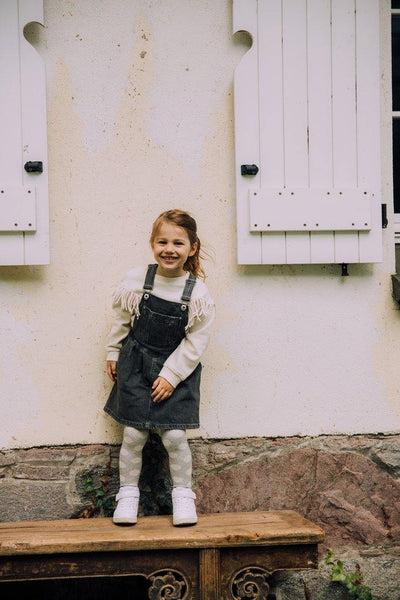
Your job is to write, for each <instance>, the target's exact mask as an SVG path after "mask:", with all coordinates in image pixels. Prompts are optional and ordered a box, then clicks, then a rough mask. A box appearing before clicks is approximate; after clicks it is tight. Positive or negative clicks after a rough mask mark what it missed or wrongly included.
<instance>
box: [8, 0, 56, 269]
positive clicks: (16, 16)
mask: <svg viewBox="0 0 400 600" xmlns="http://www.w3.org/2000/svg"><path fill="white" fill-rule="evenodd" d="M32 22H35V23H41V24H43V1H42V0H1V2H0V77H1V82H2V88H1V89H2V93H1V95H0V129H1V138H0V265H41V264H48V263H49V215H48V175H47V123H46V120H47V119H46V81H45V70H44V64H43V61H42V59H41V57H40V56H39V54H38V53H37V52H36V50H35V49H34V48H33V47H32V46H31V44H29V42H28V41H27V40H26V39H25V37H24V28H25V26H26V25H27V24H28V23H32Z"/></svg>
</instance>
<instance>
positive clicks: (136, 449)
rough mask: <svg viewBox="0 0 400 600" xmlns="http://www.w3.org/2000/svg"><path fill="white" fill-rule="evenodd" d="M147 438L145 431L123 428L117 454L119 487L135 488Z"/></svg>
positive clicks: (147, 434)
mask: <svg viewBox="0 0 400 600" xmlns="http://www.w3.org/2000/svg"><path fill="white" fill-rule="evenodd" d="M148 437H149V432H148V431H147V430H145V429H135V428H134V427H125V428H124V437H123V440H122V446H121V451H120V454H119V480H120V485H121V487H122V486H125V485H134V486H137V484H138V482H139V476H140V472H141V470H142V450H143V448H144V445H145V443H146V442H147V439H148Z"/></svg>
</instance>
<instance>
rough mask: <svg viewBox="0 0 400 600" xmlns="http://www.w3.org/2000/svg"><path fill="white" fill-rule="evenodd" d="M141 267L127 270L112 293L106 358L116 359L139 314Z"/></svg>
mask: <svg viewBox="0 0 400 600" xmlns="http://www.w3.org/2000/svg"><path fill="white" fill-rule="evenodd" d="M142 271H143V270H142V269H132V270H131V271H129V272H128V273H127V274H126V275H125V277H124V279H123V280H122V282H121V283H120V285H119V286H118V287H117V289H116V290H115V292H114V294H113V310H114V321H113V324H112V327H111V330H110V333H109V336H108V341H107V345H106V353H107V360H114V361H115V362H117V361H118V357H119V353H120V350H121V346H122V342H123V341H124V339H125V338H126V336H127V335H128V334H129V331H130V329H131V327H132V322H133V320H134V318H135V317H136V316H138V314H139V303H140V299H141V295H142V291H143V290H142V285H141V283H142V279H143V272H142Z"/></svg>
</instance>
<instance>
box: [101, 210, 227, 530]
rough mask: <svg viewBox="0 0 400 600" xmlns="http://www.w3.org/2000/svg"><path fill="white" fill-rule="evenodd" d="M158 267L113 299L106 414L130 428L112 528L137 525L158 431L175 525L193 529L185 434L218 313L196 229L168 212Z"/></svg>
mask: <svg viewBox="0 0 400 600" xmlns="http://www.w3.org/2000/svg"><path fill="white" fill-rule="evenodd" d="M150 245H151V248H152V251H153V254H154V259H155V261H156V263H155V264H153V265H149V266H148V267H146V268H142V267H139V268H136V269H132V270H131V271H129V272H128V273H127V274H126V276H125V278H124V280H123V281H122V283H121V284H120V286H119V288H118V289H117V291H116V292H115V294H114V304H113V306H114V309H115V321H114V324H113V327H112V329H111V333H110V336H109V341H108V345H107V373H108V375H109V377H110V379H111V380H112V381H114V386H113V388H112V390H111V393H110V396H109V398H108V400H107V403H106V406H105V407H104V410H105V411H106V412H107V413H108V414H110V415H111V416H112V417H113V418H114V419H115V420H116V421H118V422H119V423H122V424H123V425H124V426H125V427H124V432H123V442H122V446H121V451H120V459H119V469H120V485H121V487H120V490H119V492H118V494H117V496H116V499H117V501H118V504H117V507H116V509H115V512H114V516H113V521H114V523H130V524H134V523H136V522H137V513H138V505H139V489H138V481H139V475H140V471H141V468H142V449H143V447H144V445H145V443H146V441H147V438H148V435H149V430H150V429H151V430H157V431H158V433H159V434H160V437H161V440H162V442H163V444H164V446H165V448H166V450H167V452H168V456H169V465H170V471H171V478H172V483H173V490H172V507H173V524H174V525H194V524H195V523H197V514H196V508H195V504H194V500H195V498H196V496H195V494H194V492H193V491H192V489H191V476H192V457H191V452H190V448H189V445H188V442H187V439H186V433H185V430H186V429H195V428H198V427H199V400H200V396H199V387H200V373H201V364H200V358H201V356H202V354H203V353H204V351H205V349H206V347H207V345H208V341H209V338H210V333H211V329H212V325H213V321H214V315H215V308H214V302H213V300H212V298H211V296H210V293H209V291H208V289H207V287H206V285H205V284H204V281H202V280H201V279H204V278H205V273H204V270H203V268H202V265H201V260H200V240H199V238H198V237H197V226H196V221H195V220H194V219H193V218H192V217H191V216H190V215H189V214H188V213H186V212H183V211H180V210H169V211H166V212H164V213H162V214H161V215H160V216H159V217H158V218H157V219H156V221H155V222H154V223H153V229H152V232H151V237H150Z"/></svg>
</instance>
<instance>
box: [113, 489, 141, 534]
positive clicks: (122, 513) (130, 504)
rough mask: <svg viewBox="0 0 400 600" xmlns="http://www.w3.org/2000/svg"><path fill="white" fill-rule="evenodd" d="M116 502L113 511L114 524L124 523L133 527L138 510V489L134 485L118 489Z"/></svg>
mask: <svg viewBox="0 0 400 600" xmlns="http://www.w3.org/2000/svg"><path fill="white" fill-rule="evenodd" d="M115 499H116V500H117V501H118V504H117V508H116V509H115V511H114V515H113V521H114V523H118V524H120V523H122V524H123V523H126V524H131V525H134V524H135V523H137V515H138V509H139V488H138V487H136V486H134V485H126V486H123V487H121V488H120V490H119V492H118V494H117V495H116V496H115Z"/></svg>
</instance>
